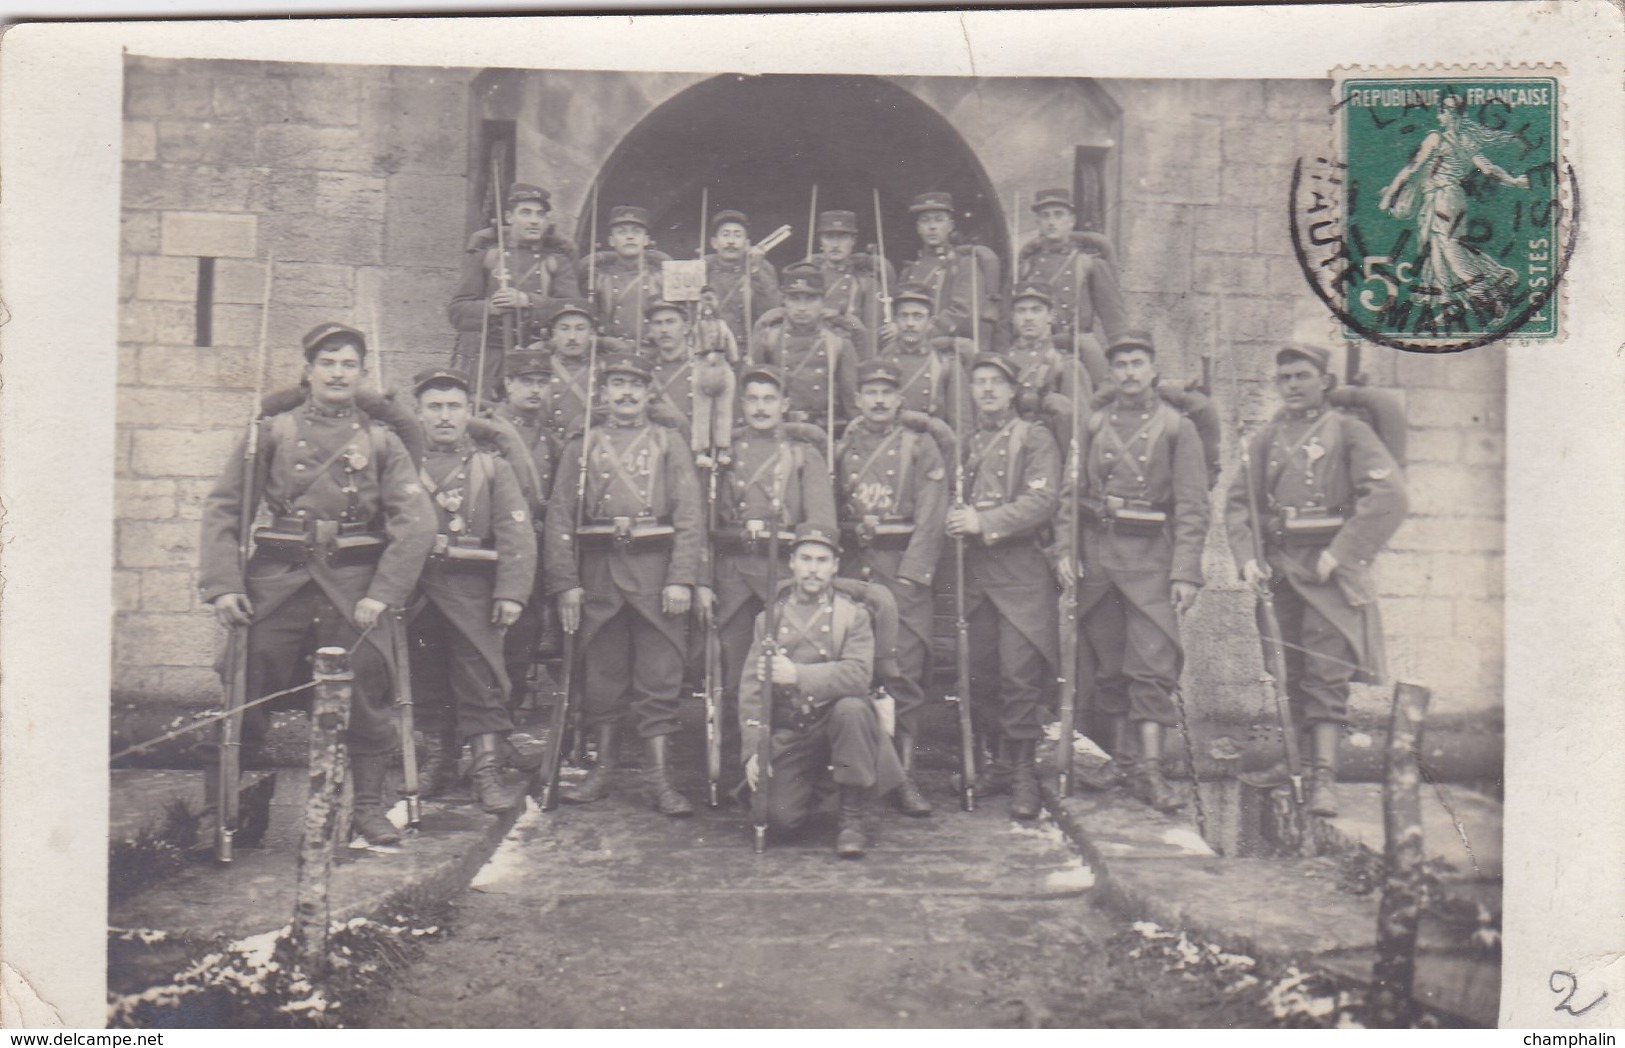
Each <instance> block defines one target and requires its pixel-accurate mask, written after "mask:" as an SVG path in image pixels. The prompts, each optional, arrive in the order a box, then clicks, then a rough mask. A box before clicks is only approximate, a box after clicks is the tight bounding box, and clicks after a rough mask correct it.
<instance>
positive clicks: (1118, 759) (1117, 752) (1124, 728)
mask: <svg viewBox="0 0 1625 1048" xmlns="http://www.w3.org/2000/svg"><path fill="white" fill-rule="evenodd" d="M1106 751H1107V752H1108V753H1110V754H1111V759H1110V760H1108V761H1107V762H1106V763H1105V764H1096V765H1094V766H1093V767H1088V768H1084V769H1082V770H1080V771H1079V772H1078V774H1077V780H1078V783H1079V784H1080V785H1082V786H1085V787H1087V788H1088V789H1091V790H1109V789H1112V788H1114V787H1117V786H1121V785H1123V784H1124V783H1126V782H1131V781H1132V780H1133V778H1134V754H1133V752H1132V751H1130V750H1129V748H1128V718H1127V717H1118V716H1113V717H1112V720H1111V727H1110V728H1109V729H1108V735H1107V739H1106Z"/></svg>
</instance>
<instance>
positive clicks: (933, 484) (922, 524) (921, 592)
mask: <svg viewBox="0 0 1625 1048" xmlns="http://www.w3.org/2000/svg"><path fill="white" fill-rule="evenodd" d="M835 456H836V461H837V467H838V480H837V484H838V491H839V492H840V495H839V499H840V510H841V546H842V547H843V549H844V550H845V553H844V554H843V555H842V558H841V559H842V568H843V569H844V571H845V573H846V574H847V575H853V576H861V577H863V578H865V579H873V580H874V581H877V582H879V583H881V584H882V585H884V586H885V587H886V588H887V589H888V590H890V591H891V594H892V597H893V598H894V599H895V601H896V602H897V613H898V619H899V623H900V625H901V626H902V629H901V630H900V631H899V633H898V637H897V658H896V673H895V674H892V675H890V676H888V677H887V678H886V679H884V680H883V681H882V683H883V684H885V685H886V689H887V691H889V692H890V693H891V694H892V697H893V698H895V699H896V700H897V723H898V726H899V728H900V729H901V730H903V731H906V732H909V733H911V734H914V733H917V730H918V723H917V721H918V711H919V708H920V707H921V706H922V705H923V704H924V702H925V683H926V680H927V677H928V674H929V669H930V661H931V621H932V614H933V607H932V600H931V582H932V579H933V578H934V576H935V574H936V568H937V561H938V559H940V557H941V555H942V548H943V545H944V543H945V541H946V534H945V533H944V531H943V520H944V518H945V517H946V515H947V512H948V481H947V470H946V468H945V467H944V466H943V462H942V453H941V452H940V451H939V450H938V448H937V443H936V441H934V440H932V439H931V438H930V437H928V436H926V435H925V434H923V433H916V432H914V431H913V430H910V429H906V428H904V427H903V426H901V425H898V424H895V423H894V424H893V425H891V426H889V427H887V428H885V429H880V430H877V429H874V428H873V427H871V426H870V425H868V424H867V423H866V422H863V421H859V422H856V423H854V424H853V425H852V426H851V427H850V428H848V430H847V432H846V437H845V438H844V439H843V440H842V441H841V444H840V446H839V447H838V448H837V449H836V453H835ZM871 523H872V524H873V525H874V527H873V528H872V529H871V527H870V524H871ZM899 527H912V528H913V531H912V532H911V533H909V534H906V535H902V534H895V532H896V531H897V530H898V528H899ZM882 530H886V531H889V532H893V534H884V535H883V534H881V531H882ZM871 532H872V533H871Z"/></svg>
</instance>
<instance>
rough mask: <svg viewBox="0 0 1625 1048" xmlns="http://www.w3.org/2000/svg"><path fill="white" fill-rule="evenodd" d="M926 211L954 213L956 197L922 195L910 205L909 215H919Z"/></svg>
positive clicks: (931, 194)
mask: <svg viewBox="0 0 1625 1048" xmlns="http://www.w3.org/2000/svg"><path fill="white" fill-rule="evenodd" d="M925 211H946V212H948V213H949V214H950V215H951V214H953V213H954V197H953V194H952V193H921V194H920V195H919V196H917V197H915V198H914V199H913V200H912V201H910V202H909V205H908V213H909V214H911V215H918V214H920V213H922V212H925Z"/></svg>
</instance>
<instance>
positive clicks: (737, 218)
mask: <svg viewBox="0 0 1625 1048" xmlns="http://www.w3.org/2000/svg"><path fill="white" fill-rule="evenodd" d="M724 222H738V223H739V224H740V225H742V226H744V227H745V229H746V231H747V232H748V231H749V230H750V219H749V218H748V217H746V215H745V213H744V212H743V211H735V210H733V209H732V208H729V209H728V210H725V211H718V212H717V213H716V214H714V215H712V216H711V232H713V233H715V232H716V231H717V227H718V226H720V225H722V224H723V223H724Z"/></svg>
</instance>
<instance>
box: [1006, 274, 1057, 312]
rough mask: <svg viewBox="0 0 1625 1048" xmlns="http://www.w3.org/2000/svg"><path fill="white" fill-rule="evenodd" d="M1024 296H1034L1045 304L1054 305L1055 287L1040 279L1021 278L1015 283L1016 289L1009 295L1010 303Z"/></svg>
mask: <svg viewBox="0 0 1625 1048" xmlns="http://www.w3.org/2000/svg"><path fill="white" fill-rule="evenodd" d="M1024 298H1036V299H1038V301H1040V302H1042V303H1044V305H1046V306H1053V305H1055V289H1054V288H1052V287H1050V286H1049V285H1048V284H1046V283H1044V282H1043V281H1042V280H1023V281H1022V282H1021V283H1019V284H1017V285H1016V290H1015V291H1014V292H1013V293H1012V294H1011V295H1010V304H1011V305H1012V306H1013V305H1015V304H1016V303H1017V302H1020V301H1021V300H1022V299H1024Z"/></svg>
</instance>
